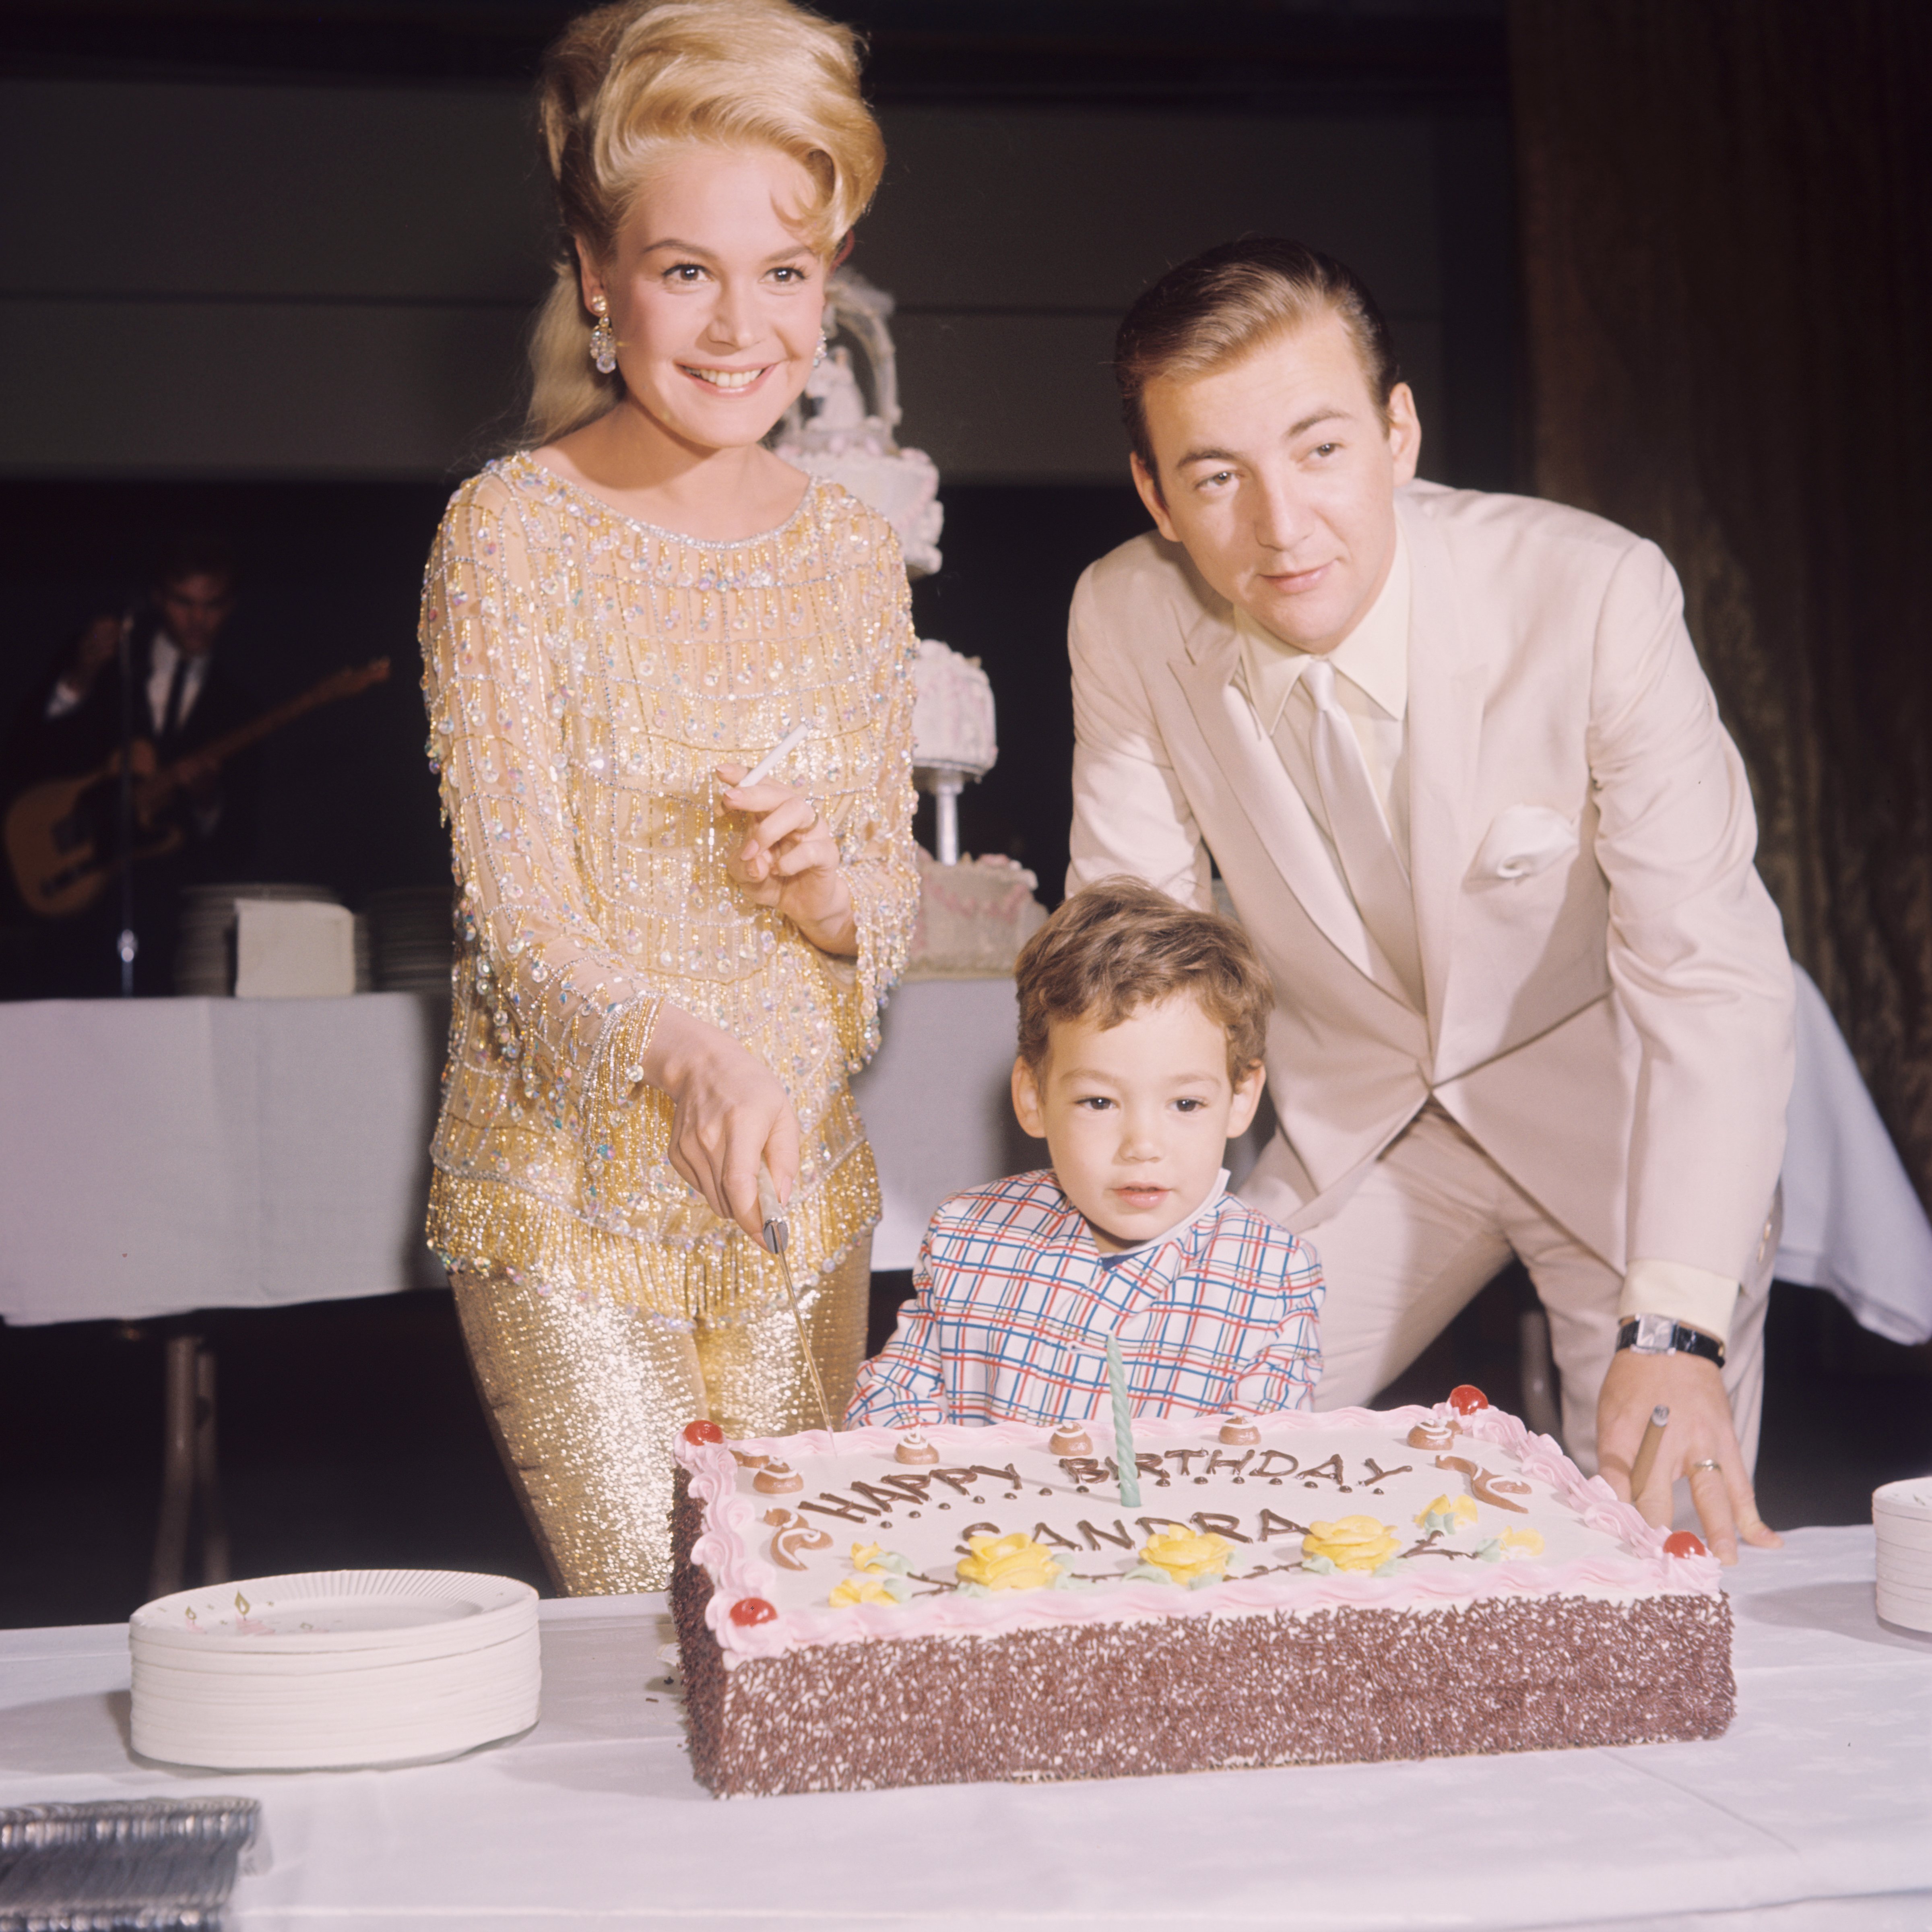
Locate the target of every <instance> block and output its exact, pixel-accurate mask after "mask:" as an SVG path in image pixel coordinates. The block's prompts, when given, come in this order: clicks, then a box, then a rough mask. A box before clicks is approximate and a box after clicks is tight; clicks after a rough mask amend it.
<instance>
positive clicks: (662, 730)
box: [422, 455, 919, 1325]
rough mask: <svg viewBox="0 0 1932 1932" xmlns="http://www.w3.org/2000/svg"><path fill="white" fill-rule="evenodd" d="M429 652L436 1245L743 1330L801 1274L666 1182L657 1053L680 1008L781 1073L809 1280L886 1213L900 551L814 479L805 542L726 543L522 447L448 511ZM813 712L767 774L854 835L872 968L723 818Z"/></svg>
mask: <svg viewBox="0 0 1932 1932" xmlns="http://www.w3.org/2000/svg"><path fill="white" fill-rule="evenodd" d="M422 643H423V657H424V663H425V673H424V679H423V688H424V691H425V694H426V697H427V699H428V706H429V717H430V758H431V764H432V766H433V768H434V769H436V770H437V771H438V772H440V774H441V779H442V787H443V809H444V811H445V814H446V816H447V817H448V820H449V825H450V829H451V834H452V839H453V841H454V844H455V869H456V875H457V881H458V886H459V888H460V892H461V895H462V897H461V901H460V908H459V913H458V956H457V968H456V1004H455V1013H454V1014H453V1015H452V1020H451V1027H450V1055H449V1069H448V1071H447V1073H446V1084H445V1087H444V1091H443V1112H442V1117H441V1118H440V1120H439V1121H438V1122H437V1131H436V1139H435V1142H434V1145H433V1148H432V1157H433V1160H434V1167H435V1173H434V1180H433V1181H432V1184H431V1199H430V1214H429V1235H430V1240H431V1244H432V1245H433V1246H434V1247H436V1248H437V1250H439V1251H440V1253H442V1254H443V1256H444V1257H445V1259H446V1260H447V1261H448V1262H449V1264H450V1265H452V1267H454V1268H462V1269H465V1270H471V1271H484V1270H493V1271H497V1272H499V1273H502V1274H508V1275H510V1276H511V1277H513V1278H514V1279H517V1280H522V1281H525V1282H527V1283H531V1284H532V1285H533V1286H535V1287H537V1288H538V1289H544V1290H546V1291H547V1290H551V1289H574V1290H579V1291H583V1292H598V1293H601V1294H605V1295H610V1296H612V1297H613V1298H616V1299H618V1300H619V1301H625V1302H629V1303H632V1304H636V1305H637V1306H639V1307H643V1308H645V1309H647V1310H650V1311H652V1313H655V1314H656V1315H657V1316H660V1317H661V1318H663V1319H666V1320H667V1321H669V1322H673V1323H675V1324H677V1325H688V1323H690V1322H692V1321H693V1320H694V1319H703V1320H704V1321H706V1322H721V1321H722V1322H729V1321H731V1320H733V1319H737V1318H739V1317H742V1316H744V1315H746V1314H749V1313H752V1312H753V1311H754V1310H756V1309H757V1308H758V1307H761V1306H762V1305H763V1304H766V1303H767V1302H768V1301H771V1300H772V1299H773V1298H775V1297H778V1296H779V1295H782V1294H783V1293H784V1277H783V1276H782V1274H781V1273H780V1271H779V1270H778V1264H777V1262H775V1260H774V1259H772V1257H771V1256H769V1255H767V1254H766V1253H765V1251H764V1250H763V1249H762V1248H761V1247H759V1246H758V1244H757V1243H756V1242H754V1241H752V1240H751V1238H750V1237H749V1236H748V1235H745V1234H744V1233H743V1232H742V1231H741V1230H740V1229H737V1228H736V1227H733V1226H729V1225H728V1224H727V1223H724V1222H721V1221H720V1220H718V1217H716V1216H715V1215H714V1214H712V1212H711V1211H710V1210H709V1208H707V1207H706V1205H705V1204H704V1202H703V1199H702V1198H701V1197H700V1196H699V1194H698V1193H697V1191H696V1190H694V1188H692V1187H690V1186H688V1184H686V1183H685V1181H684V1180H683V1179H682V1178H681V1177H680V1176H679V1175H678V1173H677V1172H676V1170H675V1169H673V1167H672V1166H671V1165H670V1160H669V1158H668V1155H667V1149H668V1146H669V1139H670V1121H671V1103H670V1097H668V1096H667V1094H663V1093H661V1092H660V1091H658V1090H657V1089H656V1088H650V1087H646V1086H643V1085H640V1084H638V1078H637V1076H638V1072H639V1069H638V1067H637V1061H638V1060H639V1059H640V1057H641V1055H642V1053H643V1049H644V1045H645V1043H646V1041H647V1040H648V1039H649V1030H650V1026H651V1024H652V1020H653V1019H655V1014H656V1010H657V1004H658V1001H660V1000H669V1001H672V1002H673V1003H674V1004H676V1005H678V1006H679V1007H684V1008H685V1009H686V1010H688V1011H689V1012H691V1013H694V1014H696V1015H697V1016H699V1017H700V1019H705V1020H708V1021H709V1022H712V1024H713V1025H716V1026H718V1027H720V1028H723V1029H724V1031H727V1032H728V1033H730V1034H733V1036H734V1037H736V1038H737V1039H738V1040H741V1041H742V1042H743V1043H744V1044H745V1046H747V1047H748V1048H749V1049H750V1050H751V1052H753V1053H754V1054H756V1055H757V1056H758V1057H759V1058H760V1059H761V1060H763V1061H764V1062H765V1064H766V1065H767V1066H768V1067H770V1068H771V1070H772V1072H773V1073H775V1074H776V1075H777V1076H778V1078H779V1079H780V1080H781V1082H783V1083H784V1087H785V1089H786V1091H787V1093H788V1094H790V1097H791V1102H792V1105H793V1108H794V1109H796V1112H797V1115H798V1120H799V1128H800V1130H801V1134H802V1152H803V1160H802V1167H801V1170H800V1172H799V1181H798V1185H797V1187H796V1190H795V1191H794V1193H793V1196H792V1201H791V1205H790V1226H791V1250H790V1253H791V1261H792V1265H793V1271H794V1272H795V1273H796V1274H797V1276H798V1277H799V1280H801V1282H803V1281H805V1280H811V1279H813V1278H814V1277H816V1276H817V1275H818V1274H820V1273H821V1272H823V1270H824V1269H825V1268H827V1267H828V1266H829V1265H831V1264H832V1262H835V1261H836V1260H837V1259H838V1257H839V1256H841V1254H842V1253H844V1252H845V1251H846V1250H847V1249H848V1248H850V1246H851V1244H852V1243H853V1241H856V1239H857V1238H859V1236H860V1235H862V1234H863V1233H864V1232H865V1231H866V1229H868V1228H869V1227H871V1226H872V1224H873V1223H874V1222H875V1221H876V1220H877V1218H878V1212H879V1205H878V1181H877V1175H876V1173H875V1172H874V1168H873V1166H872V1159H871V1150H870V1149H869V1148H868V1147H867V1146H866V1145H865V1138H864V1136H863V1133H862V1131H861V1129H860V1127H859V1119H858V1115H857V1113H856V1110H855V1109H854V1108H853V1104H852V1099H851V1096H850V1093H849V1092H848V1091H847V1088H846V1076H847V1074H848V1073H852V1072H854V1071H856V1070H857V1069H858V1068H859V1067H861V1066H862V1065H863V1064H864V1063H865V1059H866V1058H867V1057H868V1055H870V1053H871V1051H872V1049H873V1048H874V1046H876V1045H877V1040H878V1012H879V1006H880V999H881V997H882V996H883V994H884V993H885V992H886V990H887V989H888V988H889V987H890V986H891V985H892V982H893V981H894V980H895V979H896V978H897V977H898V974H899V971H900V970H901V967H902V965H903V964H904V959H905V951H906V946H907V941H908V940H909V938H910V934H911V931H912V926H913V919H914V917H915V916H916V913H917V910H918V895H919V886H918V877H917V874H916V871H915V870H914V868H913V843H912V814H913V790H912V709H913V679H912V655H913V648H914V646H913V631H912V624H911V619H910V601H909V598H908V595H907V588H906V577H905V570H904V565H902V563H901V561H900V556H899V548H898V540H897V538H895V536H894V535H893V534H892V529H891V526H889V524H888V523H886V521H885V520H884V519H883V517H879V516H877V515H876V514H874V512H873V511H871V510H869V509H868V508H865V506H864V505H862V504H860V503H859V502H856V500H855V499H853V498H852V497H850V496H847V494H846V493H845V492H844V490H841V489H840V488H839V487H838V485H837V484H827V483H821V482H814V483H813V484H811V486H810V487H808V489H807V490H806V492H805V497H804V499H803V501H802V502H801V503H800V504H799V507H798V508H797V510H796V511H794V512H793V514H792V516H791V517H790V518H789V519H788V520H787V521H786V522H785V523H784V524H783V525H782V526H781V527H780V528H778V529H775V530H773V531H771V532H769V533H767V534H766V535H763V536H759V537H753V538H748V539H747V540H746V541H743V542H739V543H700V542H698V541H694V539H692V538H688V537H682V536H679V535H674V534H673V533H672V532H669V531H665V530H659V529H652V528H651V527H649V526H647V525H645V524H643V523H637V522H635V521H634V520H631V518H629V517H625V516H623V515H622V514H619V512H617V511H615V510H613V509H611V508H610V507H609V506H608V505H606V504H604V503H603V502H601V501H599V500H598V499H597V498H596V497H595V496H592V495H591V494H589V493H588V492H587V491H586V490H580V489H579V488H577V487H575V486H574V485H572V484H569V483H568V482H565V481H564V480H563V479H562V478H559V477H558V476H556V475H553V473H552V472H550V471H549V470H547V469H544V468H543V467H542V466H541V465H540V464H539V463H536V462H535V461H534V460H532V458H529V456H527V455H520V456H514V457H511V458H507V459H506V460H503V461H501V462H498V463H492V464H491V465H490V466H489V467H488V468H487V469H485V470H484V472H482V473H481V475H478V476H475V477H473V478H471V479H470V481H469V482H467V483H466V484H464V485H463V487H462V488H461V489H460V490H458V492H457V493H456V495H455V497H454V498H453V499H452V500H451V502H450V505H449V510H448V511H447V512H446V514H445V516H444V517H443V526H442V528H441V529H440V531H439V532H438V533H437V541H436V546H435V548H434V550H432V551H431V556H430V562H429V568H428V574H427V577H426V578H425V585H424V592H423V608H422ZM797 724H809V725H810V727H811V735H810V736H809V737H808V738H807V739H805V742H803V743H802V745H800V746H799V748H798V749H797V750H796V751H794V752H793V754H791V756H790V758H789V759H788V760H787V762H786V764H785V766H784V769H782V770H781V771H779V772H776V773H775V774H774V775H775V777H777V778H779V779H780V780H781V781H783V782H786V783H790V784H794V785H796V787H798V788H799V789H800V790H805V791H808V792H809V793H811V795H812V796H813V797H814V799H815V800H816V801H817V804H818V806H819V808H820V811H822V812H823V814H824V816H825V817H826V820H827V821H828V822H829V824H830V826H831V827H832V831H833V832H834V834H835V835H836V837H837V838H838V842H839V846H840V849H841V853H843V857H844V868H845V874H846V877H847V879H848V880H849V881H850V886H851V891H852V899H853V911H854V914H855V916H856V924H857V929H858V940H859V951H858V956H857V959H856V961H853V960H835V959H831V958H829V957H828V956H826V954H824V953H820V951H819V950H817V947H814V946H813V945H812V944H811V943H810V942H809V941H808V940H806V939H805V937H804V936H803V935H802V934H801V933H800V932H799V931H798V929H796V927H795V926H793V925H792V923H791V922H790V920H789V919H786V918H785V917H784V915H783V914H782V913H779V912H778V911H776V910H766V909H764V908H762V907H757V906H756V905H754V904H752V903H751V901H750V900H749V898H748V896H747V895H745V893H743V892H742V891H740V889H739V888H738V887H737V886H736V885H734V884H733V881H732V880H731V879H730V877H729V876H728V875H727V872H726V870H725V857H726V854H727V852H728V851H729V850H730V849H731V847H732V845H733V843H734V842H735V841H739V840H742V837H743V835H744V832H745V826H746V823H747V821H746V820H745V819H744V818H742V817H739V816H738V815H736V814H732V813H730V812H729V811H726V810H725V809H724V808H723V807H722V806H721V805H720V804H719V803H718V791H719V790H720V789H721V787H719V786H718V783H717V781H716V779H715V777H714V776H713V767H714V766H716V765H718V764H719V763H724V762H727V761H735V762H736V763H741V764H743V765H746V766H749V765H751V764H752V763H755V762H756V761H757V759H759V758H760V757H762V756H763V754H765V753H766V751H769V749H770V748H772V746H773V745H775V744H776V743H777V742H778V740H779V739H781V738H782V737H783V736H784V735H785V734H786V733H787V732H788V731H789V730H791V729H792V727H793V726H794V725H797Z"/></svg>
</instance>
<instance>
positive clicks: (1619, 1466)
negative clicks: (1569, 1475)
mask: <svg viewBox="0 0 1932 1932" xmlns="http://www.w3.org/2000/svg"><path fill="white" fill-rule="evenodd" d="M1659 1403H1663V1404H1664V1405H1665V1406H1667V1407H1668V1409H1670V1427H1668V1428H1667V1430H1665V1431H1664V1443H1663V1446H1662V1448H1661V1449H1660V1450H1659V1451H1658V1457H1657V1461H1656V1464H1655V1466H1654V1467H1653V1468H1652V1471H1651V1473H1650V1477H1649V1481H1647V1482H1646V1484H1645V1485H1644V1491H1643V1495H1642V1496H1637V1497H1635V1498H1633V1497H1632V1496H1631V1490H1630V1479H1631V1464H1632V1463H1634V1461H1635V1460H1637V1445H1639V1444H1640V1442H1643V1432H1644V1427H1645V1425H1646V1424H1647V1423H1649V1421H1650V1412H1651V1411H1652V1409H1655V1408H1656V1407H1657V1406H1658V1404H1659ZM1699 1463H1716V1464H1717V1468H1716V1469H1698V1468H1697V1464H1699ZM1597 1464H1598V1469H1599V1470H1600V1472H1601V1474H1602V1475H1603V1478H1604V1481H1606V1482H1607V1483H1608V1484H1610V1487H1611V1488H1612V1489H1613V1490H1616V1493H1617V1495H1618V1496H1619V1498H1621V1499H1622V1500H1623V1501H1625V1502H1632V1501H1634V1502H1635V1503H1636V1504H1637V1508H1639V1509H1640V1511H1642V1512H1643V1515H1644V1517H1646V1520H1648V1521H1649V1522H1652V1523H1658V1524H1660V1525H1664V1524H1668V1523H1669V1522H1670V1509H1671V1505H1670V1490H1671V1485H1672V1484H1673V1483H1674V1482H1675V1481H1676V1480H1677V1478H1679V1476H1683V1475H1688V1476H1689V1478H1690V1481H1691V1501H1692V1502H1694V1503H1695V1504H1696V1505H1697V1515H1698V1518H1699V1520H1700V1521H1701V1522H1702V1523H1703V1526H1704V1540H1705V1541H1706V1542H1707V1543H1708V1544H1709V1545H1710V1546H1711V1550H1712V1554H1713V1555H1714V1556H1716V1558H1717V1559H1718V1562H1720V1563H1735V1562H1736V1561H1737V1560H1738V1538H1739V1537H1740V1536H1742V1538H1744V1540H1745V1542H1747V1543H1748V1544H1752V1545H1754V1547H1757V1548H1758V1549H1760V1550H1776V1549H1778V1547H1780V1546H1781V1544H1782V1543H1783V1541H1784V1539H1783V1538H1781V1537H1780V1536H1779V1535H1778V1534H1777V1532H1775V1530H1773V1529H1771V1528H1770V1527H1769V1526H1768V1525H1767V1524H1766V1522H1765V1520H1764V1519H1763V1517H1760V1515H1759V1514H1758V1513H1757V1496H1756V1495H1755V1494H1754V1493H1753V1491H1752V1489H1751V1478H1750V1477H1749V1475H1747V1474H1746V1472H1745V1459H1744V1455H1743V1452H1742V1451H1741V1450H1740V1449H1739V1447H1738V1439H1737V1433H1736V1430H1733V1428H1732V1427H1731V1406H1730V1403H1729V1402H1728V1401H1727V1400H1726V1399H1725V1396H1724V1378H1723V1376H1721V1374H1720V1373H1719V1372H1718V1365H1717V1364H1716V1363H1715V1362H1707V1361H1702V1360H1700V1358H1698V1357H1697V1356H1695V1355H1679V1354H1671V1355H1639V1354H1638V1353H1637V1352H1636V1351H1634V1349H1619V1350H1618V1352H1616V1355H1613V1356H1612V1357H1611V1358H1610V1373H1609V1374H1608V1375H1607V1376H1605V1377H1604V1390H1603V1394H1601V1395H1600V1396H1599V1397H1598V1398H1597Z"/></svg>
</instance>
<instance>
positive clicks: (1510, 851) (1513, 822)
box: [1470, 805, 1577, 879]
mask: <svg viewBox="0 0 1932 1932" xmlns="http://www.w3.org/2000/svg"><path fill="white" fill-rule="evenodd" d="M1575 850H1577V821H1576V820H1574V818H1565V817H1564V816H1563V814H1562V812H1560V811H1553V809H1552V808H1550V806H1548V805H1505V806H1504V807H1503V808H1502V811H1499V812H1498V813H1497V814H1496V819H1495V821H1494V822H1493V823H1492V824H1491V826H1490V829H1489V831H1488V832H1487V835H1485V836H1484V840H1483V844H1482V849H1481V850H1480V851H1478V853H1477V854H1476V862H1475V865H1472V867H1471V868H1470V872H1471V874H1472V877H1476V878H1479V879H1529V878H1534V877H1535V876H1536V874H1538V872H1547V871H1548V870H1549V869H1550V867H1551V866H1552V865H1555V864H1556V863H1557V862H1558V861H1559V859H1567V858H1568V857H1569V856H1571V854H1572V853H1574V851H1575Z"/></svg>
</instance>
